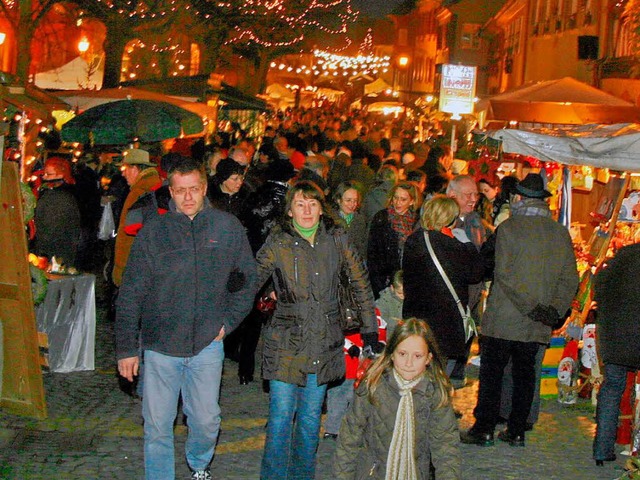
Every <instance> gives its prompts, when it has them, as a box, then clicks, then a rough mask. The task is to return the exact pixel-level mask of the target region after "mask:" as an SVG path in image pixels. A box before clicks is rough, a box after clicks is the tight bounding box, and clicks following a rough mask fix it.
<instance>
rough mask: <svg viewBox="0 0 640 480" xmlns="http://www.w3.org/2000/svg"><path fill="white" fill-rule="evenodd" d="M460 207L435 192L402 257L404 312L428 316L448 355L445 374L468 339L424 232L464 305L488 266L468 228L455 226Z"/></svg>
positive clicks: (461, 352)
mask: <svg viewBox="0 0 640 480" xmlns="http://www.w3.org/2000/svg"><path fill="white" fill-rule="evenodd" d="M459 211H460V210H459V207H458V204H457V203H456V201H455V200H453V199H452V198H448V197H445V196H444V195H436V196H435V197H433V198H432V199H431V200H429V201H428V202H427V203H425V205H424V209H423V214H422V218H421V226H422V228H421V229H420V230H418V231H416V232H415V233H413V234H412V235H411V236H410V237H409V238H408V239H407V242H406V244H405V247H404V256H403V258H402V269H403V272H404V304H403V308H402V316H403V318H408V317H416V318H421V319H424V320H426V321H427V323H428V324H429V326H430V327H431V330H433V333H434V335H435V337H436V340H437V342H438V345H439V347H440V351H441V352H442V354H443V355H444V356H445V357H447V359H448V362H447V365H446V367H447V374H450V373H451V371H452V369H453V367H454V366H455V359H456V358H458V357H464V356H465V355H466V352H465V343H466V340H467V339H466V337H465V331H464V326H463V321H462V316H461V315H460V310H459V309H458V307H457V305H456V302H455V300H454V298H453V295H452V294H451V292H450V291H449V289H448V288H447V285H446V284H445V282H444V280H443V279H442V276H441V275H440V273H439V272H438V269H437V268H436V266H435V264H434V263H433V260H432V259H431V255H429V250H428V249H427V245H426V242H425V237H424V235H425V232H426V233H427V235H428V236H429V241H430V242H431V246H432V247H433V250H434V252H435V255H436V257H437V258H438V261H439V262H440V264H441V265H442V268H443V270H444V271H445V272H446V274H447V276H448V277H449V281H450V282H451V284H452V285H453V288H454V289H455V291H456V293H457V295H458V298H459V299H460V301H461V302H462V307H463V309H465V310H466V308H467V304H468V301H469V292H468V290H469V285H472V284H474V283H478V282H480V281H481V280H482V276H483V273H484V267H483V263H482V258H481V257H480V254H479V253H478V251H477V250H476V248H475V247H474V246H473V244H472V243H471V241H470V240H469V238H467V236H466V234H465V233H464V231H463V230H462V229H459V228H455V229H453V230H451V226H453V225H454V223H455V220H456V218H457V217H458V214H459Z"/></svg>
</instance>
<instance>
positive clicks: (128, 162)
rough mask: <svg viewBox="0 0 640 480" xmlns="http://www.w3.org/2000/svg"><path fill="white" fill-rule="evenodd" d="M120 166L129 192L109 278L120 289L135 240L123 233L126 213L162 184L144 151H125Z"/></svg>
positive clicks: (134, 149) (119, 226)
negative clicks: (147, 193)
mask: <svg viewBox="0 0 640 480" xmlns="http://www.w3.org/2000/svg"><path fill="white" fill-rule="evenodd" d="M120 166H121V169H122V176H123V177H124V178H125V179H126V180H127V183H128V184H129V187H130V190H129V195H127V198H126V200H125V201H124V206H123V207H122V213H121V214H120V222H119V223H118V234H117V236H116V246H115V253H114V256H113V273H112V274H111V276H112V280H113V283H114V284H115V286H116V287H120V285H121V284H122V274H123V273H124V268H125V267H126V265H127V259H128V258H129V251H130V250H131V245H133V240H134V239H135V236H131V235H127V234H126V232H125V224H126V218H127V212H128V211H129V209H130V208H131V206H132V205H133V204H134V203H135V202H136V200H138V198H140V197H141V196H142V195H143V194H144V193H146V192H149V191H151V190H153V189H154V188H157V187H158V186H159V185H160V184H161V183H162V182H161V180H160V175H159V174H158V170H156V164H155V163H152V162H151V161H150V160H149V152H146V151H145V150H140V149H138V148H131V149H129V150H125V151H124V152H123V153H122V162H121V163H120Z"/></svg>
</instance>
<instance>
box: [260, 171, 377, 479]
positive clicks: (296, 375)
mask: <svg viewBox="0 0 640 480" xmlns="http://www.w3.org/2000/svg"><path fill="white" fill-rule="evenodd" d="M285 212H286V214H285V217H284V221H283V222H282V225H281V226H279V227H274V228H273V229H272V230H271V233H270V234H269V237H268V238H267V241H266V242H265V244H264V246H263V247H262V248H261V249H260V251H259V252H258V254H257V257H256V260H257V262H258V280H259V284H260V285H263V284H265V283H266V282H267V281H268V280H269V279H271V281H272V282H273V289H274V290H275V292H274V293H272V295H273V297H275V298H276V299H277V305H276V309H275V312H274V313H273V316H272V317H271V318H270V320H269V321H268V322H267V324H266V325H265V328H264V349H263V356H262V375H263V378H264V379H265V380H268V381H269V390H270V400H269V422H268V424H267V438H266V443H265V448H264V456H263V458H262V470H261V478H262V479H263V480H271V479H273V480H276V479H277V480H281V479H285V478H305V479H306V478H309V479H310V478H314V474H315V465H316V450H317V447H318V440H319V433H320V418H321V410H322V403H323V401H324V396H325V392H326V390H327V384H328V383H329V382H331V381H333V380H337V379H339V378H342V377H343V376H344V374H345V364H344V353H343V345H344V334H343V333H342V329H341V326H340V318H339V317H340V315H339V308H338V284H339V273H340V269H341V265H344V266H345V268H346V269H347V270H348V272H349V276H350V279H351V284H352V287H353V290H354V293H355V295H356V297H357V300H358V304H359V305H360V306H361V307H362V313H363V316H364V318H363V320H364V326H363V327H362V329H361V334H362V337H363V341H364V344H365V346H367V345H370V346H372V347H373V346H374V345H375V344H376V343H377V339H378V333H377V331H378V327H377V321H376V317H375V313H374V304H373V295H372V294H371V287H370V285H369V278H368V275H367V271H366V269H365V267H364V264H363V262H362V259H361V258H360V255H358V253H357V252H356V250H355V249H354V248H353V247H352V246H351V244H350V242H349V241H348V239H347V235H346V234H345V232H344V231H343V230H342V229H339V228H335V226H334V225H332V222H331V221H330V219H328V218H327V215H324V213H325V198H324V194H323V193H322V191H321V190H320V189H319V188H318V186H317V185H315V184H314V183H312V182H305V181H303V182H298V183H297V184H295V185H294V186H293V187H292V188H291V189H290V190H289V191H288V192H287V196H286V206H285Z"/></svg>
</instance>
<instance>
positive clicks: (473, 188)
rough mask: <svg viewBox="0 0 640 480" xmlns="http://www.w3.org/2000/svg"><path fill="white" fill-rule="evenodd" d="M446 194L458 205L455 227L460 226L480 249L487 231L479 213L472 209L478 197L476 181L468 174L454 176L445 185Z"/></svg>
mask: <svg viewBox="0 0 640 480" xmlns="http://www.w3.org/2000/svg"><path fill="white" fill-rule="evenodd" d="M447 196H448V197H451V198H453V199H454V200H455V201H456V203H457V204H458V206H459V207H460V216H459V217H458V220H457V221H456V226H455V227H456V228H462V229H463V230H464V231H465V233H466V234H467V236H468V237H469V240H471V242H472V243H473V244H474V245H475V246H476V248H477V249H478V250H480V247H481V246H482V244H483V243H484V241H485V240H486V239H487V232H486V230H485V228H484V226H483V225H482V219H481V218H480V215H479V214H478V213H477V212H476V211H475V210H474V209H475V206H476V203H478V199H479V198H480V194H479V193H478V185H477V184H476V181H475V180H474V179H473V177H470V176H468V175H458V176H457V177H454V178H453V179H452V180H451V181H450V182H449V185H448V186H447Z"/></svg>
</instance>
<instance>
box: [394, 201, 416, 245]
mask: <svg viewBox="0 0 640 480" xmlns="http://www.w3.org/2000/svg"><path fill="white" fill-rule="evenodd" d="M387 212H388V213H389V225H391V229H392V230H393V231H394V232H396V233H397V234H398V245H399V246H400V247H402V246H403V245H404V242H405V240H407V237H408V236H409V235H411V234H412V233H413V227H414V226H415V224H416V215H415V212H413V211H412V210H407V211H406V212H405V213H403V214H400V213H398V212H396V209H395V208H393V207H389V208H388V209H387Z"/></svg>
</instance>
